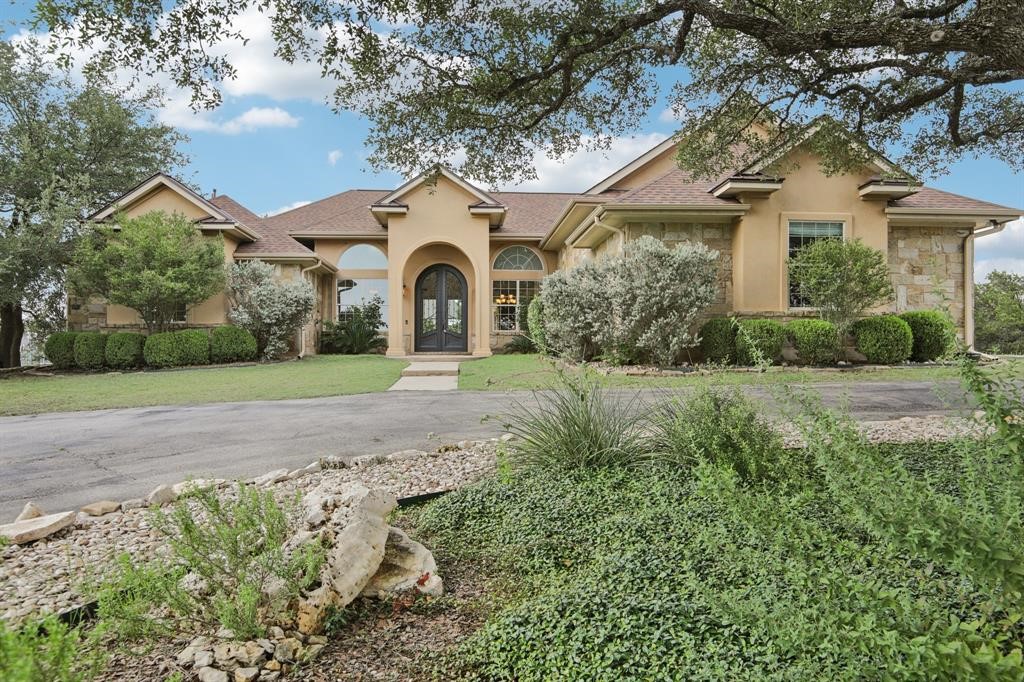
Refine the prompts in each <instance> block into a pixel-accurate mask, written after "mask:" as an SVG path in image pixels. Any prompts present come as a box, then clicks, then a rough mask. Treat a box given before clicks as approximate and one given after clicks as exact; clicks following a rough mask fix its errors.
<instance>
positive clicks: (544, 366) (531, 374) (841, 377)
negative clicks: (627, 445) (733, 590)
mask: <svg viewBox="0 0 1024 682" xmlns="http://www.w3.org/2000/svg"><path fill="white" fill-rule="evenodd" d="M1014 366H1015V368H1016V370H1017V371H1019V372H1020V373H1021V374H1024V362H1020V361H1018V362H1016V363H1015V365H1014ZM956 377H957V371H956V368H955V367H945V366H938V365H930V366H920V365H918V366H903V367H889V368H885V369H858V368H850V369H848V370H841V371H824V370H820V369H803V368H799V367H772V368H770V369H769V370H768V371H767V372H753V371H725V370H720V371H715V372H712V373H711V374H708V373H706V372H695V373H690V374H683V373H680V375H679V376H669V377H666V376H627V375H625V374H610V375H607V376H601V377H599V382H600V383H601V385H603V386H607V387H611V388H680V387H684V386H697V385H703V384H708V383H714V384H718V385H740V384H805V383H824V382H829V383H835V382H844V381H938V380H946V379H955V378H956ZM557 382H558V371H557V370H556V368H555V365H554V363H552V362H551V361H550V360H547V359H545V358H544V357H543V356H540V355H494V356H491V357H489V358H485V359H483V360H475V361H473V362H466V363H463V364H462V366H461V368H460V373H459V388H460V389H463V390H470V391H502V390H524V389H543V388H551V387H552V386H554V385H556V384H557Z"/></svg>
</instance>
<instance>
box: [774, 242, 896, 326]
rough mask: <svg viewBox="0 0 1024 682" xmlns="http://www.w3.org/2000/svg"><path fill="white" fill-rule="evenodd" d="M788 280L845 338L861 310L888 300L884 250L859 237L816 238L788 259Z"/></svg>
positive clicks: (886, 265) (890, 293)
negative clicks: (847, 238) (867, 243)
mask: <svg viewBox="0 0 1024 682" xmlns="http://www.w3.org/2000/svg"><path fill="white" fill-rule="evenodd" d="M789 281H790V283H791V284H792V285H794V286H795V287H796V288H797V290H798V291H799V292H800V296H801V297H802V298H804V299H805V300H806V301H807V303H808V305H809V306H810V307H812V308H817V309H818V314H819V315H821V318H822V319H823V320H826V321H828V322H831V323H832V324H834V325H835V326H836V329H837V331H838V332H839V338H840V339H845V338H846V335H847V333H849V331H850V328H851V327H852V326H853V324H854V322H856V321H857V318H859V317H861V316H862V315H863V314H864V312H865V311H867V310H869V309H871V308H874V307H876V306H879V305H882V304H883V303H888V302H889V301H891V300H892V297H893V291H892V281H891V280H890V277H889V264H888V263H887V262H886V259H885V254H883V253H882V252H881V251H879V250H878V249H873V248H871V247H870V246H867V245H866V244H864V243H863V242H862V241H860V240H859V239H853V240H850V241H847V240H843V239H817V240H815V241H813V242H811V243H810V244H808V245H806V246H804V247H803V248H801V249H800V250H799V251H797V253H796V255H795V256H794V257H793V258H791V259H790V260H789Z"/></svg>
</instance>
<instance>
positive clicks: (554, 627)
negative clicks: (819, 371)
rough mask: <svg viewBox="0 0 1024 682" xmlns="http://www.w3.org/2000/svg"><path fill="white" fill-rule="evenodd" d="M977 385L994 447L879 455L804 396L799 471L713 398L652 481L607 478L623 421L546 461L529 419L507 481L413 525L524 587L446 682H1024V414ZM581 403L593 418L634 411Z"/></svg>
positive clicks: (684, 418)
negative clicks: (1023, 456)
mask: <svg viewBox="0 0 1024 682" xmlns="http://www.w3.org/2000/svg"><path fill="white" fill-rule="evenodd" d="M961 371H962V372H963V376H964V379H965V381H966V384H967V386H968V387H969V388H970V389H971V390H972V393H974V395H975V397H976V399H977V400H978V404H979V406H980V407H981V408H982V410H983V411H984V413H985V422H986V423H987V424H988V425H989V426H990V428H991V429H992V430H993V433H992V435H991V436H990V437H988V438H985V439H982V440H962V441H954V442H952V443H945V444H915V445H909V446H908V445H903V446H872V445H869V444H868V443H866V442H865V441H864V440H863V439H862V437H861V436H860V435H859V434H858V433H857V432H856V431H855V430H854V429H853V428H852V426H851V424H850V423H848V422H846V421H845V420H844V419H843V418H841V417H837V416H835V415H832V414H829V413H826V412H824V411H822V410H821V409H819V408H818V407H817V405H816V404H815V403H814V402H813V401H808V400H806V399H804V398H803V397H801V396H800V395H799V394H797V395H794V396H793V397H792V399H793V401H794V402H793V403H792V404H793V405H794V408H795V409H797V411H798V413H799V414H800V415H802V416H801V417H799V420H800V424H801V428H802V429H803V431H804V435H805V437H806V438H807V440H808V442H809V443H810V447H808V448H807V449H805V450H786V449H785V448H782V447H781V446H780V444H779V443H778V441H777V439H776V438H775V437H774V436H773V435H771V434H770V433H767V432H766V431H765V427H764V424H763V422H762V421H761V420H760V419H759V418H758V417H757V415H756V410H754V408H753V407H752V406H751V405H749V404H747V403H745V402H744V401H743V400H742V399H741V398H739V397H737V396H736V395H733V394H729V393H722V392H720V391H712V392H709V393H704V394H701V395H699V396H698V397H697V398H696V399H694V400H693V401H691V402H681V403H677V404H676V405H666V406H665V407H664V408H663V409H662V411H661V412H658V413H656V414H655V415H654V416H653V418H651V421H650V423H649V432H650V433H653V434H654V438H653V442H656V443H657V444H658V445H657V447H653V446H652V445H647V446H646V447H645V446H644V445H643V444H641V445H640V448H641V450H640V458H639V459H638V458H637V456H636V455H637V453H635V452H633V451H632V448H633V447H634V446H633V445H632V444H631V443H629V444H628V445H629V447H627V448H622V449H621V451H624V452H629V455H628V456H621V457H605V456H602V455H604V454H605V453H608V452H611V451H612V450H613V449H614V448H610V447H609V445H608V442H609V441H608V439H607V438H605V437H603V436H601V434H603V433H605V432H606V431H607V430H608V428H609V427H610V426H613V425H620V426H621V421H618V422H616V421H614V420H612V421H608V422H607V423H606V422H604V421H602V420H600V419H599V418H595V419H594V420H593V421H588V420H587V419H585V418H583V417H582V416H575V417H574V418H573V420H572V422H573V423H574V424H575V425H577V426H574V429H575V430H579V429H590V430H591V431H593V434H592V435H591V436H589V437H588V436H587V434H583V433H580V434H577V437H576V438H574V439H572V442H573V443H576V446H575V447H574V448H549V449H548V454H547V456H544V457H531V456H530V452H531V451H532V450H534V445H535V444H536V443H547V442H550V441H551V440H552V439H551V438H550V436H549V434H550V433H551V432H552V428H553V426H554V422H555V421H556V420H555V419H554V418H548V419H542V418H526V419H521V420H520V421H519V422H518V430H519V433H520V435H521V436H523V440H521V441H520V442H519V443H518V444H514V445H513V447H512V449H511V451H510V456H509V458H508V465H507V466H506V467H505V468H504V469H503V470H502V471H503V473H502V474H501V475H499V476H496V477H492V478H490V479H487V480H485V481H482V482H481V483H479V484H477V485H475V486H472V487H469V488H467V489H464V490H461V491H458V492H456V493H453V494H450V495H448V496H446V497H444V498H441V499H440V500H438V501H436V502H434V503H433V504H431V505H429V506H427V507H425V508H423V509H420V510H417V511H414V512H412V515H413V521H414V522H415V523H416V525H417V528H418V529H419V531H420V532H421V533H426V534H427V537H428V539H429V542H430V543H432V544H433V545H434V546H439V547H445V548H446V550H447V551H450V552H453V553H454V554H455V555H456V556H457V557H459V558H460V560H462V561H466V562H473V563H474V564H476V565H478V566H481V567H483V568H484V570H491V571H495V572H497V573H501V574H504V575H508V576H511V575H514V576H515V577H516V580H517V581H518V584H519V585H520V589H519V590H518V591H516V592H515V593H514V594H511V595H508V596H507V598H506V600H505V601H504V602H503V603H502V604H501V606H500V608H498V609H497V610H496V611H494V612H493V613H492V614H491V615H490V617H489V618H488V620H487V622H486V623H485V624H484V626H483V627H482V628H481V629H480V630H478V631H477V632H476V633H475V634H473V635H472V636H471V637H470V638H469V639H468V640H466V641H465V642H464V643H463V644H462V646H461V647H460V648H459V649H458V650H457V652H456V653H455V654H454V655H453V656H452V657H450V658H449V660H447V661H446V663H445V668H444V670H445V675H446V676H447V677H449V678H459V679H479V680H484V679H486V680H542V679H543V680H547V679H588V680H618V679H679V678H682V677H685V678H687V679H723V680H724V679H729V680H736V679H751V680H755V679H756V680H766V679H767V680H772V679H778V680H783V679H785V680H791V679H885V678H896V679H935V678H942V679H950V678H960V679H1019V678H1020V677H1021V676H1022V675H1024V668H1022V660H1021V646H1020V641H1021V637H1022V636H1024V628H1022V625H1021V623H1020V621H1019V616H1018V615H1017V614H1019V613H1020V609H1021V607H1022V606H1024V604H1022V603H1021V602H1022V598H1024V596H1022V595H1024V592H1022V588H1024V580H1022V578H1021V576H1022V575H1024V570H1022V568H1021V567H1022V566H1024V527H1022V522H1021V514H1020V509H1021V506H1022V500H1021V494H1022V493H1021V490H1024V466H1022V465H1021V460H1020V453H1021V452H1024V421H1022V417H1024V414H1022V411H1024V407H1022V405H1024V402H1022V401H1021V398H1022V396H1021V389H1020V387H1019V385H1018V384H1015V383H1013V382H1011V381H1003V380H1000V379H999V378H998V377H992V376H989V375H987V374H985V373H983V372H982V371H981V370H979V369H977V368H976V367H974V366H973V365H971V364H970V363H969V361H966V360H965V361H964V365H963V367H962V370H961ZM580 390H581V389H580V386H579V385H578V384H577V385H573V386H571V387H570V388H569V389H567V390H566V391H565V393H566V395H565V396H563V398H562V400H563V401H575V403H574V404H575V406H574V407H573V408H572V410H573V411H582V410H591V412H592V414H593V415H595V417H596V416H597V415H601V414H605V413H608V412H611V413H612V414H619V413H618V412H616V411H617V410H622V409H626V408H627V407H628V405H624V404H623V403H622V402H621V396H618V395H616V394H610V393H602V394H600V395H599V396H597V397H595V396H593V395H589V396H588V395H584V394H582V393H581V392H580ZM564 412H565V410H560V411H558V412H557V414H559V415H562V414H563V413H564ZM627 416H629V417H630V418H631V419H632V420H633V421H629V420H627V422H626V425H627V426H629V427H634V426H635V424H636V420H643V419H645V417H644V416H643V411H642V410H636V411H633V412H628V413H627ZM531 419H532V421H531ZM619 419H620V420H621V414H620V415H619ZM563 421H564V420H563ZM531 424H532V425H531ZM626 430H627V431H628V430H629V429H626ZM531 438H532V440H530V439H531ZM554 440H556V441H557V442H569V441H570V439H568V438H563V437H558V438H556V439H554ZM644 455H646V457H644ZM638 462H640V464H639V465H638ZM566 465H568V466H566ZM626 465H628V466H626Z"/></svg>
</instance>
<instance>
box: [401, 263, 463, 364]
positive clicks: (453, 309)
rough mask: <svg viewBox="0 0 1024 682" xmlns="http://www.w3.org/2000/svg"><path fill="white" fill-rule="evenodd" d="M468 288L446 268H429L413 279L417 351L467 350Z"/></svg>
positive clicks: (459, 276)
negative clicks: (414, 282)
mask: <svg viewBox="0 0 1024 682" xmlns="http://www.w3.org/2000/svg"><path fill="white" fill-rule="evenodd" d="M468 301H469V289H468V287H467V286H466V279H465V277H463V276H462V273H461V272H459V271H458V270H456V269H455V268H453V267H452V266H450V265H443V264H441V265H432V266H431V267H429V268H427V269H426V270H424V271H423V273H422V274H421V275H420V276H419V278H418V279H417V280H416V339H415V345H414V348H415V350H416V351H421V352H431V351H434V352H465V351H466V350H467V349H468V348H469V319H468V312H469V304H468Z"/></svg>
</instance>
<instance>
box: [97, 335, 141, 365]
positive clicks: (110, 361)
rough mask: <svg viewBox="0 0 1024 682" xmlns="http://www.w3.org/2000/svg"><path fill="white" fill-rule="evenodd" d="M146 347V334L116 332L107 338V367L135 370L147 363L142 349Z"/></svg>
mask: <svg viewBox="0 0 1024 682" xmlns="http://www.w3.org/2000/svg"><path fill="white" fill-rule="evenodd" d="M145 345H146V337H145V335H144V334H138V333H136V332H115V333H113V334H111V335H110V336H108V337H107V348H106V354H107V367H110V368H112V369H133V368H135V367H141V366H142V363H143V362H145V357H144V356H143V354H142V349H143V347H144V346H145Z"/></svg>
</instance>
